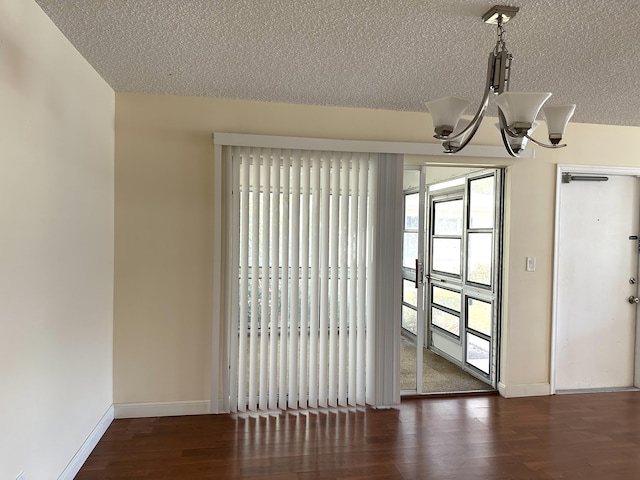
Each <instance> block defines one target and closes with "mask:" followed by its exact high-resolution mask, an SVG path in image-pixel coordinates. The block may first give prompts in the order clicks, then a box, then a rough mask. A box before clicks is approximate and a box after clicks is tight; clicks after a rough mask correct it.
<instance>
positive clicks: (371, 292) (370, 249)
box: [365, 155, 378, 403]
mask: <svg viewBox="0 0 640 480" xmlns="http://www.w3.org/2000/svg"><path fill="white" fill-rule="evenodd" d="M367 157H369V158H368V164H369V166H370V167H371V168H369V172H368V179H367V180H368V185H369V190H368V191H369V195H368V199H369V201H368V204H369V205H368V209H367V218H368V219H369V222H367V252H366V258H367V279H366V283H367V298H375V287H376V283H375V279H376V268H375V265H376V262H375V258H374V252H375V251H376V249H375V238H376V235H375V234H376V232H375V225H376V223H375V222H374V221H371V220H372V218H373V217H374V216H375V215H376V214H377V211H378V209H377V196H376V191H377V188H376V186H377V184H378V170H377V168H376V166H377V162H378V160H377V159H373V158H371V155H367ZM374 308H375V307H374V302H367V310H366V312H365V315H366V318H373V315H374V314H375V311H374ZM375 330H376V329H375V328H369V329H367V346H366V359H365V362H366V365H367V369H366V372H367V373H366V377H367V378H366V385H365V401H366V402H368V403H373V402H374V401H375V374H376V368H375V341H376V336H375Z"/></svg>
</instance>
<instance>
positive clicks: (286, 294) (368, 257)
mask: <svg viewBox="0 0 640 480" xmlns="http://www.w3.org/2000/svg"><path fill="white" fill-rule="evenodd" d="M225 158H227V159H230V160H231V164H232V191H233V194H232V208H231V217H232V218H231V222H230V225H231V226H232V242H231V245H232V247H231V258H230V270H229V272H230V273H229V278H230V279H231V285H230V299H229V303H230V306H231V308H230V315H229V328H228V332H229V346H230V348H229V365H228V367H229V402H230V409H231V411H246V410H247V409H248V410H250V411H256V410H271V409H277V408H280V409H286V408H292V409H295V408H309V407H319V406H320V407H327V406H348V405H351V406H353V405H364V404H366V403H371V395H372V391H373V387H374V384H375V377H374V375H375V361H374V360H375V358H374V347H375V328H374V327H373V325H372V319H374V317H375V315H374V313H375V312H374V311H373V309H374V308H375V307H374V305H375V302H374V297H375V288H376V262H375V258H374V252H375V247H376V246H375V243H376V234H375V233H376V218H377V217H376V208H377V207H376V186H377V182H378V178H377V175H378V155H377V154H369V153H343V152H319V151H307V150H279V149H268V148H250V147H225ZM236 279H237V280H236Z"/></svg>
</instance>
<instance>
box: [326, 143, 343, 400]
mask: <svg viewBox="0 0 640 480" xmlns="http://www.w3.org/2000/svg"><path fill="white" fill-rule="evenodd" d="M340 175H342V172H341V170H340V156H339V155H334V156H333V158H332V159H331V190H330V193H331V202H330V203H331V221H330V225H331V227H330V230H329V232H328V235H329V237H330V240H331V245H330V250H329V258H330V263H331V268H330V270H329V276H330V282H331V283H330V286H329V292H330V293H329V295H330V309H329V320H330V321H329V393H328V396H329V398H328V403H329V406H331V407H336V406H337V405H338V403H337V400H338V265H339V263H338V253H339V251H338V245H339V241H340V235H339V234H340V217H339V212H340Z"/></svg>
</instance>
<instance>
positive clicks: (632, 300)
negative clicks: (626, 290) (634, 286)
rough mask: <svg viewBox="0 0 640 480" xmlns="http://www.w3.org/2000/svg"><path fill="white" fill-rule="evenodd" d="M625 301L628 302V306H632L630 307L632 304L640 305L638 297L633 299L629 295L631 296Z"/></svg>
mask: <svg viewBox="0 0 640 480" xmlns="http://www.w3.org/2000/svg"><path fill="white" fill-rule="evenodd" d="M627 301H628V302H629V303H630V304H632V305H633V304H634V303H635V304H636V305H637V304H639V303H640V298H638V297H634V296H633V295H631V296H630V297H629V298H628V299H627Z"/></svg>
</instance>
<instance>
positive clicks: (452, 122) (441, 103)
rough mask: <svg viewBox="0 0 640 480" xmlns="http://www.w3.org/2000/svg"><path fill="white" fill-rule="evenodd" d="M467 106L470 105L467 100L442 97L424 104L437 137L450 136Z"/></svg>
mask: <svg viewBox="0 0 640 480" xmlns="http://www.w3.org/2000/svg"><path fill="white" fill-rule="evenodd" d="M469 105H471V102H470V101H469V100H467V99H464V98H460V97H444V98H439V99H438V100H432V101H431V102H426V103H425V106H426V107H427V108H428V109H429V112H430V113H431V119H432V120H433V128H434V130H435V132H436V133H437V134H438V135H450V134H451V133H452V132H453V131H454V130H455V128H456V125H457V124H458V120H459V119H460V117H461V116H462V114H463V113H464V111H465V110H466V109H467V107H469Z"/></svg>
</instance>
